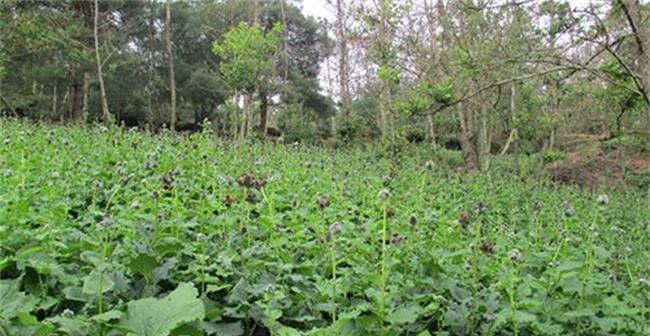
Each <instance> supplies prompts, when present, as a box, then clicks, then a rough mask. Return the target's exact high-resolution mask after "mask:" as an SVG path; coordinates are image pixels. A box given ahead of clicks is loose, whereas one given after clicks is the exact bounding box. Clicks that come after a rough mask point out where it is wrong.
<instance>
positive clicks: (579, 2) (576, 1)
mask: <svg viewBox="0 0 650 336" xmlns="http://www.w3.org/2000/svg"><path fill="white" fill-rule="evenodd" d="M345 1H346V2H348V1H349V2H363V1H372V0H345ZM538 1H541V0H538ZM590 2H610V0H569V3H570V4H571V7H584V6H585V5H586V4H588V3H590ZM301 3H302V4H301V6H302V10H303V12H304V13H305V14H307V15H311V16H313V17H317V18H318V17H322V18H325V19H328V20H332V19H333V18H334V13H333V11H332V6H330V5H328V4H327V2H326V1H325V0H302V1H301Z"/></svg>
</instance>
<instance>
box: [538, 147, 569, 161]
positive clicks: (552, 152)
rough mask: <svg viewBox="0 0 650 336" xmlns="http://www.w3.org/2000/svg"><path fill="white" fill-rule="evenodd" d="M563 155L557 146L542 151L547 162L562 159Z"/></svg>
mask: <svg viewBox="0 0 650 336" xmlns="http://www.w3.org/2000/svg"><path fill="white" fill-rule="evenodd" d="M564 156H565V153H564V151H563V150H561V149H558V148H550V149H547V150H545V151H544V153H543V157H544V161H546V162H549V163H553V162H557V161H560V160H562V159H564Z"/></svg>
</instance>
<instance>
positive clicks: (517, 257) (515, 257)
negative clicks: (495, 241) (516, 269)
mask: <svg viewBox="0 0 650 336" xmlns="http://www.w3.org/2000/svg"><path fill="white" fill-rule="evenodd" d="M508 258H510V260H512V261H515V262H521V261H522V260H523V257H522V256H521V252H519V250H518V249H512V251H510V253H508Z"/></svg>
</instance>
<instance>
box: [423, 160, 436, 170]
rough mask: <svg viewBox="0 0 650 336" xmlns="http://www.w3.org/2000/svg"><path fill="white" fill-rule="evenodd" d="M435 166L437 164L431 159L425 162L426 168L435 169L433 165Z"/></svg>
mask: <svg viewBox="0 0 650 336" xmlns="http://www.w3.org/2000/svg"><path fill="white" fill-rule="evenodd" d="M435 166H436V164H435V162H433V161H431V160H428V161H427V162H425V163H424V168H426V169H433V167H435Z"/></svg>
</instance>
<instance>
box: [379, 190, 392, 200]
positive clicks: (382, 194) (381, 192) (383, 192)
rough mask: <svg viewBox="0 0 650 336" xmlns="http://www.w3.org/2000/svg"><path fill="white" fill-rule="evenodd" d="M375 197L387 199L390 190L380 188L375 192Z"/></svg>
mask: <svg viewBox="0 0 650 336" xmlns="http://www.w3.org/2000/svg"><path fill="white" fill-rule="evenodd" d="M377 197H379V198H382V199H387V198H388V197H390V190H388V189H385V188H384V189H382V190H379V193H378V194H377Z"/></svg>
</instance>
